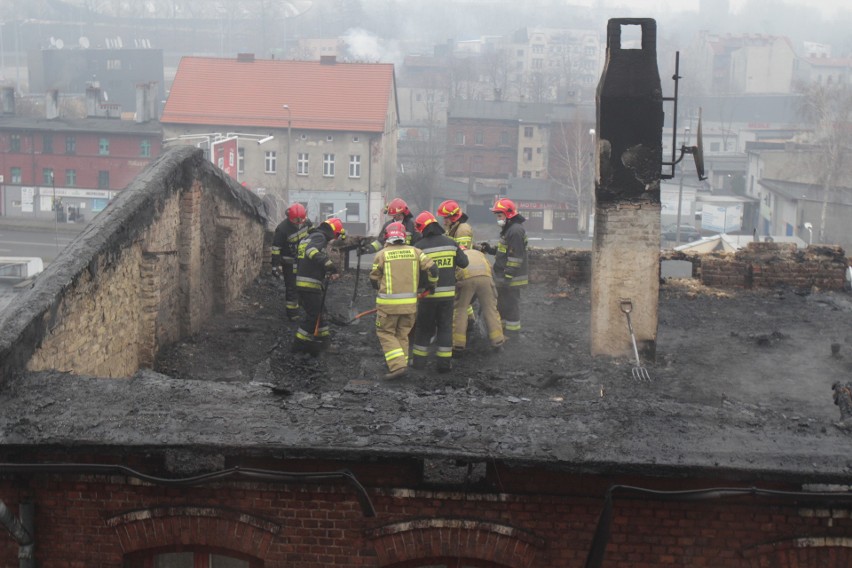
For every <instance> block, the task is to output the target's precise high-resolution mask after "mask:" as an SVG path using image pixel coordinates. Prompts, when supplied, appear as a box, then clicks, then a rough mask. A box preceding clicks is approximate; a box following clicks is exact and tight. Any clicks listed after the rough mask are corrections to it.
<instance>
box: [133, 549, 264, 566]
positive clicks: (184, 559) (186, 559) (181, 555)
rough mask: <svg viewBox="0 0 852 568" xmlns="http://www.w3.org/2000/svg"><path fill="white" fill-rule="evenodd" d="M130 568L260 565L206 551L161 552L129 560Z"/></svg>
mask: <svg viewBox="0 0 852 568" xmlns="http://www.w3.org/2000/svg"><path fill="white" fill-rule="evenodd" d="M184 550H185V549H184ZM125 566H127V567H128V568H141V567H143V566H145V567H152V568H253V567H255V566H260V564H259V563H256V562H254V561H250V560H244V559H241V558H237V557H233V556H224V555H222V554H218V553H213V552H209V551H204V550H197V551H191V550H190V551H184V552H159V553H156V554H154V555H153V556H144V557H143V556H136V557H134V558H129V559H128V560H127V561H126V563H125Z"/></svg>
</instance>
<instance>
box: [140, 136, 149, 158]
mask: <svg viewBox="0 0 852 568" xmlns="http://www.w3.org/2000/svg"><path fill="white" fill-rule="evenodd" d="M139 155H140V156H142V157H143V158H150V157H151V143H150V142H149V141H148V140H143V141H142V142H140V143H139Z"/></svg>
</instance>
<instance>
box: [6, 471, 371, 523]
mask: <svg viewBox="0 0 852 568" xmlns="http://www.w3.org/2000/svg"><path fill="white" fill-rule="evenodd" d="M0 473H84V474H104V475H107V474H120V475H126V476H128V477H134V478H136V479H140V480H142V481H147V482H148V483H152V484H155V485H164V486H166V487H193V486H196V485H204V484H206V483H212V482H215V481H219V480H222V479H226V478H229V477H242V478H248V479H257V480H262V481H271V482H285V483H305V482H311V481H331V480H343V481H345V482H346V483H347V484H349V485H350V486H352V488H353V489H355V493H356V495H357V497H358V503H359V504H360V505H361V512H362V513H363V514H364V516H365V517H375V516H376V510H375V508H374V507H373V503H372V501H370V496H369V495H368V494H367V490H366V489H364V486H363V485H361V483H359V482H358V479H357V478H356V477H355V475H354V474H353V473H352V472H351V471H349V470H348V469H343V470H337V471H329V472H298V473H293V472H284V471H274V470H268V469H255V468H249V467H245V468H244V467H239V466H237V467H232V468H230V469H224V470H220V471H214V472H210V473H204V474H201V475H196V476H193V477H183V478H166V477H156V476H153V475H148V474H145V473H142V472H139V471H136V470H134V469H131V468H129V467H126V466H123V465H115V464H79V463H57V464H28V463H0Z"/></svg>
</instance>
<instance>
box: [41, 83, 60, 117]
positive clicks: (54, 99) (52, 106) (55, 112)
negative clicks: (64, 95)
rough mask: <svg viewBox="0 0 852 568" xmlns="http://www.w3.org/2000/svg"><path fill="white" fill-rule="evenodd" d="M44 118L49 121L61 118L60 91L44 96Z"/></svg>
mask: <svg viewBox="0 0 852 568" xmlns="http://www.w3.org/2000/svg"><path fill="white" fill-rule="evenodd" d="M44 117H45V118H46V119H47V120H53V119H55V118H59V91H58V90H56V89H52V90H50V91H48V92H46V93H45V94H44Z"/></svg>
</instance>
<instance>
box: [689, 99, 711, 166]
mask: <svg viewBox="0 0 852 568" xmlns="http://www.w3.org/2000/svg"><path fill="white" fill-rule="evenodd" d="M696 138H697V140H696V145H695V150H694V151H693V155H692V156H693V158H695V172H696V173H697V174H698V179H699V180H701V181H703V180H705V179H707V176H706V175H704V136H703V134H702V131H701V107H698V132H697V135H696Z"/></svg>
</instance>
